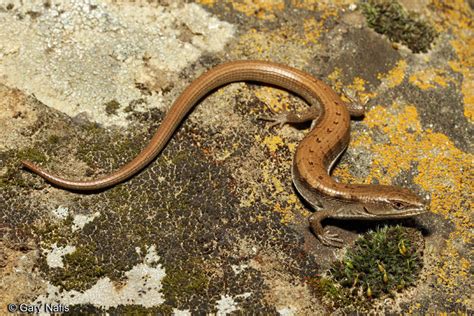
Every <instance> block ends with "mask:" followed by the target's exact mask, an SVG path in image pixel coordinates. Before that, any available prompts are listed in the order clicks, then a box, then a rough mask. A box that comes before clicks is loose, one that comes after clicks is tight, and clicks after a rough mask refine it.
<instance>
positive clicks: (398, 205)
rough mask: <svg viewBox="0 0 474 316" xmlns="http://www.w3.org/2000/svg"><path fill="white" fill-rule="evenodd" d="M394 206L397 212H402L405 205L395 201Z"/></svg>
mask: <svg viewBox="0 0 474 316" xmlns="http://www.w3.org/2000/svg"><path fill="white" fill-rule="evenodd" d="M392 205H393V206H394V207H395V208H396V209H397V210H401V209H402V208H403V206H404V204H403V203H402V202H399V201H393V203H392Z"/></svg>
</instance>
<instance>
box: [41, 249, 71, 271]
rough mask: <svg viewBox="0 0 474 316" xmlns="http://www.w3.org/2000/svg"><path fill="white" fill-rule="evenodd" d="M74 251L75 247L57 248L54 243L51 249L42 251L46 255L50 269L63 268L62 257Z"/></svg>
mask: <svg viewBox="0 0 474 316" xmlns="http://www.w3.org/2000/svg"><path fill="white" fill-rule="evenodd" d="M74 251H76V247H74V246H64V247H58V245H57V244H56V243H54V244H53V246H52V248H51V249H49V250H45V251H44V252H45V253H46V262H47V263H48V266H49V267H50V268H63V267H64V265H63V257H64V256H65V255H67V254H70V253H73V252H74Z"/></svg>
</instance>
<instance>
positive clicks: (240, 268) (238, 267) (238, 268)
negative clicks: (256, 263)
mask: <svg viewBox="0 0 474 316" xmlns="http://www.w3.org/2000/svg"><path fill="white" fill-rule="evenodd" d="M231 267H232V271H234V273H235V274H236V275H237V274H240V273H241V272H242V271H244V270H245V269H247V268H248V267H249V266H248V264H241V265H235V264H233V265H232V266H231Z"/></svg>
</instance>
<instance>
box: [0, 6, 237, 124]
mask: <svg viewBox="0 0 474 316" xmlns="http://www.w3.org/2000/svg"><path fill="white" fill-rule="evenodd" d="M2 2H3V1H2ZM45 3H48V5H45ZM5 6H6V3H5ZM8 7H9V9H8V10H0V38H1V39H2V41H1V43H0V83H3V84H6V85H8V86H10V87H12V88H18V89H20V90H22V91H24V92H25V93H27V94H34V95H35V97H36V98H38V99H39V100H40V101H41V102H43V103H45V104H46V105H48V106H51V107H54V108H56V109H58V110H60V111H62V112H64V113H66V114H68V115H70V116H72V117H74V116H76V115H79V114H81V115H82V116H86V117H89V118H90V119H92V120H93V121H96V122H98V123H102V124H104V125H106V126H110V125H119V126H126V124H127V120H126V116H127V115H128V114H127V113H126V112H125V111H124V110H125V108H126V107H127V106H129V105H131V104H133V106H134V109H135V110H137V111H147V110H148V109H149V108H150V107H165V106H168V104H164V101H163V96H162V92H163V89H164V87H166V86H167V85H168V84H169V81H170V80H172V78H173V74H176V73H177V72H179V71H181V70H182V69H183V68H185V67H186V66H188V65H189V64H190V63H192V62H194V61H196V60H197V59H198V58H199V57H200V56H201V55H202V54H203V53H205V52H216V51H219V50H222V49H223V47H224V45H225V44H226V43H227V41H228V40H229V39H230V38H231V37H232V36H233V33H234V27H233V26H232V25H231V24H229V23H227V22H224V21H220V20H219V19H217V18H215V17H213V16H212V15H210V14H209V13H208V12H207V11H205V10H204V9H203V8H202V7H200V6H199V5H197V4H188V3H179V2H173V3H172V4H170V5H168V6H159V5H157V4H151V3H149V2H142V3H140V2H118V3H117V2H115V1H87V0H80V1H79V0H60V1H54V2H45V1H20V0H16V1H15V0H11V1H8ZM144 86H145V87H146V91H143V87H144ZM107 105H112V106H111V107H110V108H107Z"/></svg>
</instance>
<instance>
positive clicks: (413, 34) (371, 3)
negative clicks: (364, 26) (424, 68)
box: [361, 0, 437, 53]
mask: <svg viewBox="0 0 474 316" xmlns="http://www.w3.org/2000/svg"><path fill="white" fill-rule="evenodd" d="M361 5H362V10H363V13H364V15H365V17H366V19H367V23H368V25H369V26H370V27H371V28H373V29H374V30H375V31H376V32H377V33H380V34H384V35H386V36H387V37H388V38H389V39H390V40H391V41H393V42H398V43H402V44H404V45H406V46H408V48H410V49H411V50H412V51H413V52H414V53H419V52H427V51H428V49H429V48H430V46H431V43H432V42H433V40H434V39H435V38H436V36H437V33H436V31H435V30H434V28H433V27H432V26H431V25H430V24H429V23H427V22H424V21H422V20H419V19H418V18H417V17H416V16H415V15H414V14H408V13H407V12H406V11H405V10H404V9H403V7H402V6H401V5H400V4H399V3H398V2H397V1H393V0H368V1H363V2H362V3H361Z"/></svg>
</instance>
